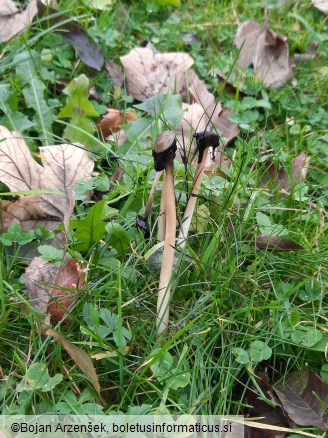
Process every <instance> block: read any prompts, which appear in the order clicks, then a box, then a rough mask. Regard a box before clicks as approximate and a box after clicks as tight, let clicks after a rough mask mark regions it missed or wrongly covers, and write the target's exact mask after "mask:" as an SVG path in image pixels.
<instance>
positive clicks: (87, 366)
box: [46, 329, 102, 400]
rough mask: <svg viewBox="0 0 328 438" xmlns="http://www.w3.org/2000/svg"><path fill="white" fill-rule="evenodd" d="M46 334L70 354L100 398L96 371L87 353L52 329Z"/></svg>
mask: <svg viewBox="0 0 328 438" xmlns="http://www.w3.org/2000/svg"><path fill="white" fill-rule="evenodd" d="M46 335H47V336H52V337H53V338H54V339H56V341H58V342H59V343H60V345H61V346H62V347H63V348H64V349H65V350H66V351H67V353H68V354H69V355H70V357H71V358H72V359H73V361H74V362H75V363H76V365H77V366H78V367H79V368H80V370H81V371H82V372H83V373H84V374H85V376H87V377H88V378H89V379H90V381H91V383H92V385H93V387H94V389H95V390H96V392H97V394H98V396H99V398H100V400H102V397H101V393H100V391H101V390H100V383H99V379H98V376H97V372H96V370H95V367H94V366H93V363H92V360H91V359H90V357H89V355H88V354H87V353H86V352H85V351H83V350H82V349H81V348H79V347H77V346H76V345H74V344H72V342H69V341H68V340H67V339H65V338H63V337H62V336H61V335H60V334H59V333H58V332H56V331H55V330H52V329H48V330H47V331H46Z"/></svg>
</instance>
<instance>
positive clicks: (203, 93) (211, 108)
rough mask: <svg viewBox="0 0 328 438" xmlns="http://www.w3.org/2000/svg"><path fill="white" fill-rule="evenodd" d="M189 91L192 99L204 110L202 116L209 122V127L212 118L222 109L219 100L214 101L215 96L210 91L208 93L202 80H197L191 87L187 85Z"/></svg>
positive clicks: (214, 118)
mask: <svg viewBox="0 0 328 438" xmlns="http://www.w3.org/2000/svg"><path fill="white" fill-rule="evenodd" d="M189 91H190V94H191V97H192V98H193V101H194V102H196V103H199V105H200V106H201V107H202V108H203V110H204V117H205V120H206V122H207V124H208V123H209V127H208V129H209V130H210V129H211V123H212V121H213V120H216V119H217V117H218V116H219V114H220V112H221V111H222V106H221V104H220V102H215V98H214V96H213V94H212V93H210V92H209V91H208V90H207V88H206V85H205V82H204V81H197V82H195V83H194V84H193V85H192V86H191V87H189Z"/></svg>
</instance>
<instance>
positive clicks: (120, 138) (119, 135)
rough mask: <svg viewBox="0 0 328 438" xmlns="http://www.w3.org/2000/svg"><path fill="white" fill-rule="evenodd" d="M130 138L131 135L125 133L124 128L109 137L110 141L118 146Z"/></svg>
mask: <svg viewBox="0 0 328 438" xmlns="http://www.w3.org/2000/svg"><path fill="white" fill-rule="evenodd" d="M128 139H129V137H128V136H127V135H126V134H125V132H124V131H123V130H122V129H121V130H120V131H117V132H115V133H114V134H112V135H109V136H108V137H107V140H108V141H112V142H114V143H115V144H117V145H118V146H122V144H123V143H124V142H126V140H128Z"/></svg>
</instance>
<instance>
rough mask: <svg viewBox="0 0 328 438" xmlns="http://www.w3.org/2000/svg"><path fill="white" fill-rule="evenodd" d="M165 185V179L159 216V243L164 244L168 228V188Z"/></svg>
mask: <svg viewBox="0 0 328 438" xmlns="http://www.w3.org/2000/svg"><path fill="white" fill-rule="evenodd" d="M164 183H165V177H164V180H163V189H162V196H161V204H160V207H159V216H158V228H157V240H158V241H159V242H163V240H164V239H165V227H166V211H165V192H166V188H164Z"/></svg>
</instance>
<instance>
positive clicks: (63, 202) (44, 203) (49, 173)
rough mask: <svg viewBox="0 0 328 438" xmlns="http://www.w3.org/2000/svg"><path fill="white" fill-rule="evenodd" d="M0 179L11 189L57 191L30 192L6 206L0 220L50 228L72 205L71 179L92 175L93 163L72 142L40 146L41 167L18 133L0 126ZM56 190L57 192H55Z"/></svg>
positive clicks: (25, 227)
mask: <svg viewBox="0 0 328 438" xmlns="http://www.w3.org/2000/svg"><path fill="white" fill-rule="evenodd" d="M0 139H1V140H2V141H1V142H0V181H2V182H3V183H4V184H6V185H7V186H8V187H9V189H10V190H11V191H22V190H49V191H54V192H56V193H51V194H41V195H32V197H31V196H26V197H24V198H21V199H20V200H19V201H17V202H14V203H12V204H11V205H10V206H7V211H6V212H5V213H4V214H3V218H2V221H3V222H4V223H5V225H6V227H8V226H9V225H10V223H17V222H19V223H21V225H22V227H23V228H24V230H29V229H32V228H34V227H35V225H37V224H39V223H40V224H43V225H44V226H47V227H48V228H53V226H54V224H55V226H56V225H58V223H59V222H60V221H61V220H63V218H64V217H66V222H67V216H68V215H70V214H71V213H72V211H73V208H74V200H73V201H72V199H73V195H74V193H73V191H72V187H73V185H74V182H75V181H77V180H81V179H88V178H89V177H91V173H92V171H93V166H94V162H93V161H92V160H91V158H89V156H88V154H87V152H86V151H85V150H84V149H83V148H81V147H76V146H74V145H71V144H63V145H57V146H44V147H40V148H39V150H40V157H41V161H42V164H43V165H42V166H41V165H40V164H38V163H37V162H36V161H35V160H34V159H33V157H32V155H31V152H30V150H29V149H28V147H27V145H26V143H25V141H24V139H23V138H22V137H21V134H20V133H19V132H16V131H14V132H10V131H8V129H7V128H5V127H4V126H0ZM57 193H58V194H57Z"/></svg>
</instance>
